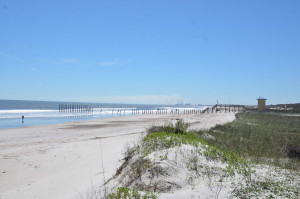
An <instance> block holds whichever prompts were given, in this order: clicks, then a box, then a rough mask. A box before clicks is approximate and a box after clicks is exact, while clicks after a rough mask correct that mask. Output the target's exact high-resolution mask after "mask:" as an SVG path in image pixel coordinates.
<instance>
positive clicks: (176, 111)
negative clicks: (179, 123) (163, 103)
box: [132, 108, 209, 115]
mask: <svg viewBox="0 0 300 199" xmlns="http://www.w3.org/2000/svg"><path fill="white" fill-rule="evenodd" d="M208 111H209V108H206V109H204V110H199V109H183V110H179V109H171V110H168V109H157V110H154V109H132V115H138V114H148V115H149V114H157V115H166V114H170V115H179V114H203V113H208Z"/></svg>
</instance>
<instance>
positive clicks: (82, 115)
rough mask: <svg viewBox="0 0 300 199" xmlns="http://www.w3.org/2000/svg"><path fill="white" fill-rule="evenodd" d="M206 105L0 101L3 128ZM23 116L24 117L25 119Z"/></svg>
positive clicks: (166, 111) (0, 125) (0, 127)
mask: <svg viewBox="0 0 300 199" xmlns="http://www.w3.org/2000/svg"><path fill="white" fill-rule="evenodd" d="M60 104H64V105H66V104H67V105H70V106H73V107H74V106H75V105H86V106H88V107H90V108H92V109H93V111H82V110H77V111H71V110H69V109H64V110H63V111H59V107H60ZM204 108H206V107H205V106H191V105H147V104H109V103H84V102H78V103H77V102H76V103H75V102H47V101H25V100H0V129H6V128H19V127H25V126H33V125H44V124H60V123H65V122H73V121H83V120H91V119H101V118H107V117H118V116H125V115H132V114H137V113H139V114H142V113H143V112H145V111H146V110H147V111H148V112H149V111H152V112H153V113H155V112H156V111H157V110H158V109H159V110H164V113H167V114H170V113H171V112H175V110H177V113H183V112H184V110H191V109H198V110H203V109H204ZM22 116H24V119H22Z"/></svg>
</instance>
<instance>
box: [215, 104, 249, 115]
mask: <svg viewBox="0 0 300 199" xmlns="http://www.w3.org/2000/svg"><path fill="white" fill-rule="evenodd" d="M244 110H245V106H244V105H232V104H216V105H214V106H213V107H212V108H211V112H212V113H214V112H215V113H218V112H220V113H221V112H223V113H224V112H225V113H227V112H228V113H230V112H240V111H244Z"/></svg>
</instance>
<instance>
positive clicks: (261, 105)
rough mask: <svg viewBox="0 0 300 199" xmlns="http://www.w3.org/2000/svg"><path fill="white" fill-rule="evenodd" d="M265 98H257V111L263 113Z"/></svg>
mask: <svg viewBox="0 0 300 199" xmlns="http://www.w3.org/2000/svg"><path fill="white" fill-rule="evenodd" d="M266 100H267V99H266V98H263V97H259V98H257V111H258V112H264V111H265V109H266Z"/></svg>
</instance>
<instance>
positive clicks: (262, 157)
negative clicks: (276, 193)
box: [197, 113, 300, 170]
mask: <svg viewBox="0 0 300 199" xmlns="http://www.w3.org/2000/svg"><path fill="white" fill-rule="evenodd" d="M236 118H237V119H236V120H235V121H233V122H231V123H228V124H225V125H217V126H216V127H214V128H212V129H210V130H208V131H199V132H197V133H198V135H199V136H200V137H203V138H207V139H206V142H208V143H209V144H210V145H215V146H217V147H219V148H220V149H222V150H226V151H232V152H234V153H236V154H238V155H239V156H241V157H244V158H247V159H251V160H252V161H253V162H255V163H268V164H272V165H275V166H280V167H282V168H286V169H293V170H299V169H300V160H299V159H297V158H288V155H287V151H286V150H285V149H286V146H287V145H289V146H299V145H300V117H292V116H280V115H270V114H258V113H239V114H237V115H236ZM207 134H209V135H210V136H203V135H207Z"/></svg>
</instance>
